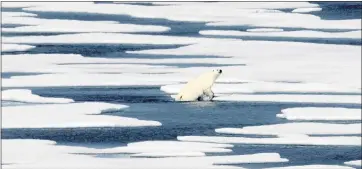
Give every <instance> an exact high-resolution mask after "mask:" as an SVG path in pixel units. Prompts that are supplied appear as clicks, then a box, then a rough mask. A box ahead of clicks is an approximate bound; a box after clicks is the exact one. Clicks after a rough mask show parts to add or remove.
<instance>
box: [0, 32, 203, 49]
mask: <svg viewBox="0 0 362 169" xmlns="http://www.w3.org/2000/svg"><path fill="white" fill-rule="evenodd" d="M90 29H91V28H90ZM107 29H108V28H107ZM2 40H3V42H5V43H30V44H49V43H50V44H54V43H66V44H94V43H97V44H122V43H124V44H154V45H177V44H178V45H183V44H184V45H186V44H192V43H197V42H199V41H201V40H203V38H189V37H175V36H154V35H137V34H123V33H79V34H66V35H55V36H16V37H2Z"/></svg>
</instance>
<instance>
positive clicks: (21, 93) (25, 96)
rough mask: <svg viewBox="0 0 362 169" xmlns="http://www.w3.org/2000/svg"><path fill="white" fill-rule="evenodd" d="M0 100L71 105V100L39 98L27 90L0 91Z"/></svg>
mask: <svg viewBox="0 0 362 169" xmlns="http://www.w3.org/2000/svg"><path fill="white" fill-rule="evenodd" d="M1 100H6V101H18V102H30V103H71V102H74V101H73V100H72V99H66V98H52V97H41V96H38V95H35V94H32V93H31V90H29V89H10V90H3V91H1Z"/></svg>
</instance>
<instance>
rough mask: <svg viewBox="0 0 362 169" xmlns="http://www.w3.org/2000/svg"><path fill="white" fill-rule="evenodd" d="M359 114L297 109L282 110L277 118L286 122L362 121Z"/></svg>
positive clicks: (341, 110) (321, 109) (356, 112)
mask: <svg viewBox="0 0 362 169" xmlns="http://www.w3.org/2000/svg"><path fill="white" fill-rule="evenodd" d="M361 114H362V112H361V109H348V108H338V107H297V108H288V109H283V110H282V111H281V114H277V117H280V118H286V119H288V120H362V118H361Z"/></svg>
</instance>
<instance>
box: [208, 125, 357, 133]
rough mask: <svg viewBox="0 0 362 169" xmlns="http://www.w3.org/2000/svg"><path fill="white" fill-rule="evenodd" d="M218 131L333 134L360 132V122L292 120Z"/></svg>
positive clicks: (218, 130) (217, 130) (219, 131)
mask: <svg viewBox="0 0 362 169" xmlns="http://www.w3.org/2000/svg"><path fill="white" fill-rule="evenodd" d="M215 131H216V132H218V133H230V134H256V135H289V134H290V135H294V134H297V135H299V134H302V135H313V134H314V135H316V134H318V135H324V134H327V135H331V134H332V135H333V134H336V135H338V134H361V123H356V124H332V123H315V122H294V123H283V124H270V125H261V126H246V127H243V128H220V129H216V130H215Z"/></svg>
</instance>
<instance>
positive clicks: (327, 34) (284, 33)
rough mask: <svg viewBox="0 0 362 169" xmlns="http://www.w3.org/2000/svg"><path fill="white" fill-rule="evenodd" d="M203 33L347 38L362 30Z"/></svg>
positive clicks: (215, 33)
mask: <svg viewBox="0 0 362 169" xmlns="http://www.w3.org/2000/svg"><path fill="white" fill-rule="evenodd" d="M199 33H200V34H201V35H216V36H235V37H238V36H241V37H243V36H247V37H253V36H255V37H289V38H347V39H360V38H361V31H360V30H358V31H348V32H322V31H311V30H301V31H279V32H278V31H275V32H272V31H269V32H260V31H258V32H255V31H254V32H244V31H224V30H204V31H200V32H199Z"/></svg>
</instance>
